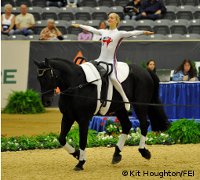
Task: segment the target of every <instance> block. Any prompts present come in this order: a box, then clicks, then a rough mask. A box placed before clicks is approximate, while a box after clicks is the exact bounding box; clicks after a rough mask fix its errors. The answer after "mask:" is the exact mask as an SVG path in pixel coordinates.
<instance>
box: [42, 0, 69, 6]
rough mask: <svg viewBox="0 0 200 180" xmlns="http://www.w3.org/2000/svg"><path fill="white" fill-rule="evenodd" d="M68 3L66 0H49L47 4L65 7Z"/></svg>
mask: <svg viewBox="0 0 200 180" xmlns="http://www.w3.org/2000/svg"><path fill="white" fill-rule="evenodd" d="M65 4H66V0H47V1H46V5H47V6H56V7H63V6H65Z"/></svg>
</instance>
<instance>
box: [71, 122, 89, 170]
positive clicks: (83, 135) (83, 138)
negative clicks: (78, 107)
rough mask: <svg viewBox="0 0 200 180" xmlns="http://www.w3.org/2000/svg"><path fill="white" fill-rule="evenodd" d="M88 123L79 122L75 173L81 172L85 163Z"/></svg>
mask: <svg viewBox="0 0 200 180" xmlns="http://www.w3.org/2000/svg"><path fill="white" fill-rule="evenodd" d="M88 123H89V121H86V120H84V119H82V120H80V121H79V147H80V149H79V152H80V156H79V162H78V164H77V165H76V166H75V168H74V170H75V171H80V170H83V165H84V164H85V162H86V150H85V148H86V145H87V135H88Z"/></svg>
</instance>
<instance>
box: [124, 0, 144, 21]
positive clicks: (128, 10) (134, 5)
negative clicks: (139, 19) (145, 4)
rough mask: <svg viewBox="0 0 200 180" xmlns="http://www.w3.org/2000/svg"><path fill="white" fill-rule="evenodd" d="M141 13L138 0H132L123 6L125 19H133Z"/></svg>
mask: <svg viewBox="0 0 200 180" xmlns="http://www.w3.org/2000/svg"><path fill="white" fill-rule="evenodd" d="M140 13H141V3H140V0H132V1H131V2H129V3H128V4H127V5H126V6H125V7H124V15H125V19H135V17H136V16H137V15H139V14H140Z"/></svg>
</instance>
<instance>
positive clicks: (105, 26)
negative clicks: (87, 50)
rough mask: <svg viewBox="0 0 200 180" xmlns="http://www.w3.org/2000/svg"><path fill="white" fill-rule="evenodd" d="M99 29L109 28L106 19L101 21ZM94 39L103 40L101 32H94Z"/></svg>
mask: <svg viewBox="0 0 200 180" xmlns="http://www.w3.org/2000/svg"><path fill="white" fill-rule="evenodd" d="M99 29H107V24H106V21H101V22H100V23H99ZM92 40H93V41H99V40H101V36H100V35H99V34H93V36H92Z"/></svg>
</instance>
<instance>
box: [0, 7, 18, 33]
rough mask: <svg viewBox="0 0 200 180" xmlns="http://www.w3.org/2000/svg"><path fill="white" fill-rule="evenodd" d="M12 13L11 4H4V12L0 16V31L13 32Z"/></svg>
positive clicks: (13, 16)
mask: <svg viewBox="0 0 200 180" xmlns="http://www.w3.org/2000/svg"><path fill="white" fill-rule="evenodd" d="M11 13H12V5H11V4H6V5H5V14H2V16H1V33H2V34H7V35H13V34H14V30H13V28H14V25H15V15H13V14H11Z"/></svg>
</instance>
